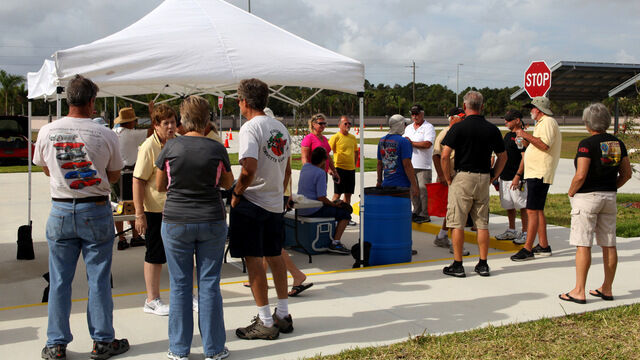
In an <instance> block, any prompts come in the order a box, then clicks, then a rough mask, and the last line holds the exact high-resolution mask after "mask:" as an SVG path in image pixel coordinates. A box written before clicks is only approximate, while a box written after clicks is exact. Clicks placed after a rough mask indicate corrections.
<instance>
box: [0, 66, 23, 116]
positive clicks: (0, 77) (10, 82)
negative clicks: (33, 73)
mask: <svg viewBox="0 0 640 360" xmlns="http://www.w3.org/2000/svg"><path fill="white" fill-rule="evenodd" d="M23 82H24V76H21V75H13V74H9V73H7V72H6V71H4V70H0V85H2V94H3V95H4V114H5V115H8V114H9V94H10V93H11V92H13V91H14V88H15V87H17V86H18V85H20V84H21V83H23Z"/></svg>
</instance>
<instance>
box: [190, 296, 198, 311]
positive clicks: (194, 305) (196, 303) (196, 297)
mask: <svg viewBox="0 0 640 360" xmlns="http://www.w3.org/2000/svg"><path fill="white" fill-rule="evenodd" d="M192 304H193V311H195V312H198V309H199V307H198V295H195V294H194V295H193V303H192Z"/></svg>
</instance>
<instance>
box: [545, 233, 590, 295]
mask: <svg viewBox="0 0 640 360" xmlns="http://www.w3.org/2000/svg"><path fill="white" fill-rule="evenodd" d="M540 246H542V245H540ZM589 267H591V248H590V247H588V246H578V247H576V287H575V288H573V290H571V291H569V295H571V296H572V297H573V298H576V299H580V300H584V298H585V294H584V288H585V286H586V283H587V274H588V273H589Z"/></svg>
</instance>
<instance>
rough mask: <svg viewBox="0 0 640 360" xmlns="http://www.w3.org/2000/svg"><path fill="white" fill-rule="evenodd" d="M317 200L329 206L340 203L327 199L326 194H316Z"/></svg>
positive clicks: (335, 205)
mask: <svg viewBox="0 0 640 360" xmlns="http://www.w3.org/2000/svg"><path fill="white" fill-rule="evenodd" d="M317 200H318V201H321V202H322V205H326V206H331V207H338V206H339V203H340V201H337V202H335V203H334V202H333V201H331V200H329V199H327V197H326V196H318V199H317Z"/></svg>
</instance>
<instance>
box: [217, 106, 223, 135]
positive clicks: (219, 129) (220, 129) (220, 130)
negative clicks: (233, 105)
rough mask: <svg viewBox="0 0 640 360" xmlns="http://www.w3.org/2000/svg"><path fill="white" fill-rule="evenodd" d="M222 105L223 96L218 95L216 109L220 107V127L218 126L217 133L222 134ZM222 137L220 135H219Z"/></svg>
mask: <svg viewBox="0 0 640 360" xmlns="http://www.w3.org/2000/svg"><path fill="white" fill-rule="evenodd" d="M223 105H224V96H218V109H220V127H219V128H218V134H222V106H223ZM220 138H221V139H222V135H220Z"/></svg>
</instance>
